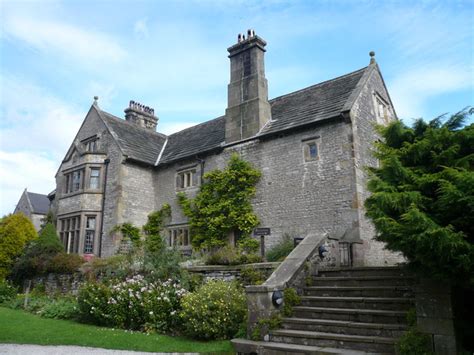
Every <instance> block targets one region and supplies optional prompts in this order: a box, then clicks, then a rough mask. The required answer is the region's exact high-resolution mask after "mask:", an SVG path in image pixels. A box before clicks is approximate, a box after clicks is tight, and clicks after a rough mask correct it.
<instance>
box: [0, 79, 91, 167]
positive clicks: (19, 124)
mask: <svg viewBox="0 0 474 355" xmlns="http://www.w3.org/2000/svg"><path fill="white" fill-rule="evenodd" d="M1 79H2V86H4V87H8V90H5V91H4V92H3V95H2V102H1V113H2V116H3V117H2V126H3V128H2V131H1V135H0V137H1V146H2V149H4V150H8V151H19V150H26V151H38V152H48V153H49V154H50V156H51V157H54V158H56V159H61V158H62V157H63V156H64V154H65V151H66V150H67V148H68V146H69V144H71V142H72V140H73V138H74V136H75V134H76V132H77V130H78V129H79V126H80V124H81V122H82V120H83V118H84V116H85V112H83V113H81V112H80V110H79V109H77V108H76V107H74V106H73V105H71V104H67V103H65V102H63V101H61V100H60V99H58V98H57V97H55V96H53V95H51V94H49V93H48V92H47V90H45V89H44V88H42V87H39V86H37V85H34V84H30V83H27V82H24V81H23V80H22V78H18V77H2V78H1ZM91 101H92V100H91Z"/></svg>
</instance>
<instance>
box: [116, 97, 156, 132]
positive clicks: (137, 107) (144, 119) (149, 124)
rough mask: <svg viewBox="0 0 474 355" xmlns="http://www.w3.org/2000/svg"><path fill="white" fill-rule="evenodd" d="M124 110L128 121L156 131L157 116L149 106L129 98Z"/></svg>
mask: <svg viewBox="0 0 474 355" xmlns="http://www.w3.org/2000/svg"><path fill="white" fill-rule="evenodd" d="M124 111H125V120H126V121H129V122H131V123H133V124H135V125H137V126H139V127H142V128H146V129H150V130H152V131H156V126H157V125H158V117H156V116H155V110H154V109H152V108H151V107H148V106H145V105H142V104H141V103H138V102H136V101H133V100H130V103H129V105H128V107H127V108H126V109H125V110H124Z"/></svg>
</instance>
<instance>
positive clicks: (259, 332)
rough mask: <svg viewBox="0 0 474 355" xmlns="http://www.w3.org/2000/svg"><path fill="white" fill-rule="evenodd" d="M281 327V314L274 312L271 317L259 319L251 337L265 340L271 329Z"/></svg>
mask: <svg viewBox="0 0 474 355" xmlns="http://www.w3.org/2000/svg"><path fill="white" fill-rule="evenodd" d="M280 327H281V316H280V315H279V314H273V315H272V316H271V317H270V318H263V319H259V320H258V322H257V324H255V327H254V328H253V330H252V334H251V336H250V337H251V339H252V340H254V341H261V340H264V337H265V335H267V334H268V333H269V332H270V330H273V329H278V328H280Z"/></svg>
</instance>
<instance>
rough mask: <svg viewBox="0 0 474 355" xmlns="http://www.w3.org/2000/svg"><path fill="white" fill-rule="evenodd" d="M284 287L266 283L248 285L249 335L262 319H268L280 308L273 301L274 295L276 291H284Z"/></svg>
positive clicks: (246, 290)
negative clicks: (268, 285)
mask: <svg viewBox="0 0 474 355" xmlns="http://www.w3.org/2000/svg"><path fill="white" fill-rule="evenodd" d="M283 290H284V287H280V288H278V287H267V286H264V285H258V286H246V287H245V293H246V295H247V308H248V320H247V335H248V336H249V337H250V336H251V334H252V332H253V329H254V328H255V326H256V324H257V322H258V321H259V320H260V319H268V318H270V317H271V316H273V315H274V314H275V313H279V312H280V310H279V309H278V308H276V307H275V306H274V305H273V303H272V295H273V292H275V291H282V292H283Z"/></svg>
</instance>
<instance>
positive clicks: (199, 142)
mask: <svg viewBox="0 0 474 355" xmlns="http://www.w3.org/2000/svg"><path fill="white" fill-rule="evenodd" d="M224 140H225V116H221V117H219V118H215V119H213V120H210V121H207V122H204V123H201V124H198V125H197V126H193V127H190V128H187V129H185V130H182V131H180V132H177V133H174V134H172V135H170V136H169V137H168V143H167V144H166V147H165V151H164V152H163V155H162V157H161V159H160V163H167V162H170V161H173V160H177V159H180V158H184V157H188V156H192V155H195V154H199V153H203V152H205V151H209V150H213V149H215V148H219V147H220V146H221V144H222V143H223V142H224Z"/></svg>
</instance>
